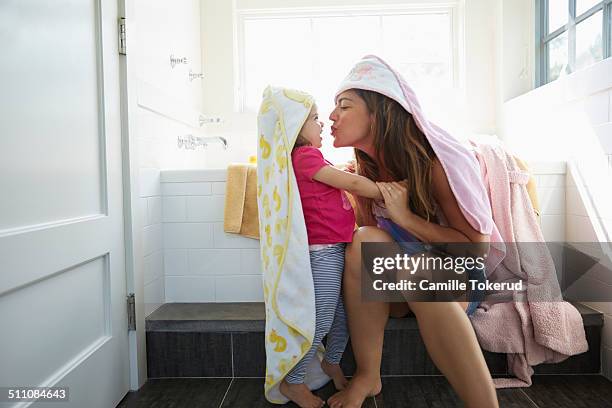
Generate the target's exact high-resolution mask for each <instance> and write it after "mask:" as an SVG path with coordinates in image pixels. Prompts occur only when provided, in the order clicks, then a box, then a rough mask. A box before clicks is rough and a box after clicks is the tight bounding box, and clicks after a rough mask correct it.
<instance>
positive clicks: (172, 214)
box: [162, 196, 187, 222]
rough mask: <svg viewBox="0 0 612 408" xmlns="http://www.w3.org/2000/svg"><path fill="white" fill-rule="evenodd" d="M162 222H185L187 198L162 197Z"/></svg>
mask: <svg viewBox="0 0 612 408" xmlns="http://www.w3.org/2000/svg"><path fill="white" fill-rule="evenodd" d="M162 207H163V216H162V220H163V221H164V222H185V221H187V197H182V196H170V197H162Z"/></svg>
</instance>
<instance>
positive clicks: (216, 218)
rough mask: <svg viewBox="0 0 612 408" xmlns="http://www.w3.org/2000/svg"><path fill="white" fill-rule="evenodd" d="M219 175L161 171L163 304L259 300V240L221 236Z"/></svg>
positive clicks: (222, 195) (222, 176) (216, 172)
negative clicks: (164, 302) (164, 289)
mask: <svg viewBox="0 0 612 408" xmlns="http://www.w3.org/2000/svg"><path fill="white" fill-rule="evenodd" d="M225 180H226V172H225V170H185V171H180V170H171V171H170V170H169V171H164V172H162V175H161V193H162V209H163V211H162V223H163V237H164V239H163V248H164V279H165V288H166V291H165V301H166V302H258V301H263V292H262V282H261V266H260V264H261V262H260V259H259V240H255V239H251V238H245V237H241V236H239V235H236V234H227V233H225V232H223V208H224V204H225Z"/></svg>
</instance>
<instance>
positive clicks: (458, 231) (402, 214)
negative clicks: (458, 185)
mask: <svg viewBox="0 0 612 408" xmlns="http://www.w3.org/2000/svg"><path fill="white" fill-rule="evenodd" d="M432 183H433V194H434V197H435V199H436V201H437V202H438V204H439V205H440V209H441V210H442V212H443V213H444V217H445V218H446V221H447V223H448V227H443V226H441V225H439V224H436V223H433V222H428V221H427V220H425V219H423V218H421V217H419V216H418V215H416V214H414V213H413V212H412V211H410V210H409V209H408V206H407V205H406V203H407V202H408V191H407V189H406V187H405V186H404V185H403V184H400V183H397V182H394V183H377V184H379V186H380V188H381V191H382V193H383V196H384V198H385V205H386V207H387V210H388V211H389V214H390V215H391V218H392V219H393V221H394V222H395V223H396V224H398V225H399V226H400V227H402V228H404V229H405V230H407V231H409V232H410V233H412V234H413V235H415V236H416V237H417V238H418V239H419V240H421V241H423V242H431V243H434V242H442V243H449V242H473V243H484V242H489V235H486V234H481V233H480V232H478V231H476V230H475V229H474V228H472V226H471V225H470V223H469V222H468V221H467V220H466V219H465V216H464V215H463V213H462V212H461V209H460V208H459V205H458V204H457V200H456V199H455V195H454V194H453V192H452V190H451V188H450V185H449V184H448V179H447V177H446V173H445V172H444V169H443V168H442V165H441V164H440V162H439V161H438V160H436V161H435V162H434V166H433V172H432Z"/></svg>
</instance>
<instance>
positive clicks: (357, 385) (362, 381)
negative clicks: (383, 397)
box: [327, 374, 382, 408]
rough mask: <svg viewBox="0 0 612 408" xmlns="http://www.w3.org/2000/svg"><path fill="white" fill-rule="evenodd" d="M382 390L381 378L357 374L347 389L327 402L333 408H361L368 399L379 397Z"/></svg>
mask: <svg viewBox="0 0 612 408" xmlns="http://www.w3.org/2000/svg"><path fill="white" fill-rule="evenodd" d="M381 390H382V382H381V381H380V376H378V375H377V376H371V377H370V376H368V375H365V374H355V376H354V377H353V378H352V379H351V381H349V383H348V385H347V387H346V388H345V389H344V390H342V391H340V392H337V393H335V394H334V395H332V396H331V397H329V399H328V400H327V403H328V404H329V406H330V407H331V408H340V407H341V408H360V407H361V404H363V401H365V399H366V398H367V397H372V396H374V395H377V394H379V393H380V391H381Z"/></svg>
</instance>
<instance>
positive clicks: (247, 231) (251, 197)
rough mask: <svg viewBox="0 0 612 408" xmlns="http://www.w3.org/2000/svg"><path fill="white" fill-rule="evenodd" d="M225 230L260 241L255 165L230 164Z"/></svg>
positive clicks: (224, 218) (226, 189)
mask: <svg viewBox="0 0 612 408" xmlns="http://www.w3.org/2000/svg"><path fill="white" fill-rule="evenodd" d="M223 230H224V231H225V232H230V233H233V234H240V235H242V236H245V237H248V238H253V239H259V214H258V212H257V167H256V166H255V165H253V164H230V165H229V166H228V167H227V183H226V188H225V211H224V217H223Z"/></svg>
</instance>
